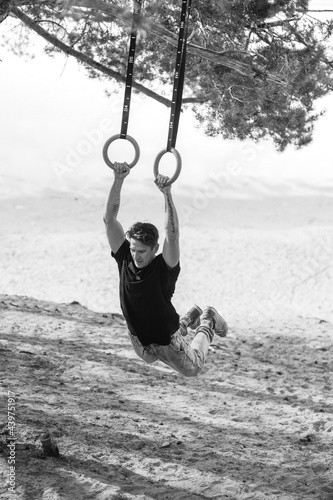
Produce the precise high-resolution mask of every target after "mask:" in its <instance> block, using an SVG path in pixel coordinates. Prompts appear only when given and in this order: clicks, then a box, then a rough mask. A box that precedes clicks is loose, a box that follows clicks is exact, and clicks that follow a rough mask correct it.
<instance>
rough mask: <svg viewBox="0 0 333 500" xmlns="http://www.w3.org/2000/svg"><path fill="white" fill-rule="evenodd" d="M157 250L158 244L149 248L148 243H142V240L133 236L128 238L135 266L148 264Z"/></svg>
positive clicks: (140, 267) (141, 266)
mask: <svg viewBox="0 0 333 500" xmlns="http://www.w3.org/2000/svg"><path fill="white" fill-rule="evenodd" d="M157 250H158V244H157V245H156V246H155V247H154V248H151V247H150V246H149V245H145V244H144V243H142V241H139V240H136V239H134V238H131V239H130V252H131V255H132V259H133V261H134V264H135V265H136V267H138V268H139V269H142V268H143V267H146V266H148V264H150V262H151V261H152V260H153V258H154V257H155V255H156V252H157Z"/></svg>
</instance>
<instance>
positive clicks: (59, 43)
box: [11, 7, 204, 107]
mask: <svg viewBox="0 0 333 500" xmlns="http://www.w3.org/2000/svg"><path fill="white" fill-rule="evenodd" d="M11 11H12V13H13V14H14V15H15V16H16V17H17V18H18V19H20V21H22V22H23V23H24V24H25V25H26V26H28V27H29V28H30V29H32V30H33V31H35V32H36V33H37V34H38V35H40V36H41V37H43V38H44V39H45V40H46V41H47V42H49V43H51V44H52V45H54V47H56V48H57V49H59V50H61V51H62V52H64V53H65V54H67V55H70V56H73V57H75V58H76V59H77V60H79V61H81V62H83V63H85V64H87V65H88V66H90V67H92V68H94V69H97V70H98V71H100V72H101V73H104V74H105V75H107V76H110V77H111V78H114V79H115V80H117V81H121V82H125V81H126V78H125V77H124V76H123V75H122V74H121V73H118V72H117V71H114V70H112V69H111V68H108V67H106V66H104V65H103V64H101V63H99V62H97V61H95V60H94V59H92V58H90V57H89V56H86V55H85V54H83V53H82V52H79V51H77V50H75V49H73V48H72V47H70V46H69V45H67V44H65V43H64V42H62V41H61V40H59V39H58V38H57V37H55V36H53V35H51V34H50V33H48V32H47V31H45V30H44V29H43V28H42V27H41V26H39V25H38V24H37V23H35V22H34V21H33V20H32V19H31V18H30V17H29V16H27V15H26V14H24V13H23V12H22V11H21V10H20V9H18V8H17V7H12V9H11ZM133 87H134V88H135V89H137V90H138V91H140V92H142V93H143V94H145V95H146V96H148V97H151V98H152V99H155V101H158V102H160V103H161V104H164V105H165V106H167V107H171V101H169V100H168V99H166V98H165V97H162V96H160V95H159V94H157V93H156V92H154V91H153V90H150V89H148V88H147V87H145V86H144V85H141V84H140V83H137V82H133ZM202 102H204V99H203V98H196V97H188V98H184V99H183V104H189V103H202Z"/></svg>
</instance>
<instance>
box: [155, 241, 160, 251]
mask: <svg viewBox="0 0 333 500" xmlns="http://www.w3.org/2000/svg"><path fill="white" fill-rule="evenodd" d="M159 248H160V245H159V243H156V245H155V253H157V252H158V249H159Z"/></svg>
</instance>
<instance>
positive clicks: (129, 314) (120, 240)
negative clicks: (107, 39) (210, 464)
mask: <svg viewBox="0 0 333 500" xmlns="http://www.w3.org/2000/svg"><path fill="white" fill-rule="evenodd" d="M129 173H130V169H129V167H128V166H127V164H126V163H115V164H114V182H113V185H112V187H111V191H110V194H109V198H108V201H107V204H106V213H105V216H104V222H105V225H106V233H107V237H108V240H109V244H110V247H111V250H112V252H111V255H112V257H114V259H115V260H116V262H117V264H118V270H119V277H120V284H119V291H120V304H121V309H122V311H123V314H124V317H125V320H126V323H127V327H128V333H129V337H130V340H131V342H132V345H133V348H134V350H135V352H136V354H137V355H138V356H139V357H141V358H142V359H143V360H144V361H146V362H147V363H153V362H154V361H156V360H160V361H162V362H163V363H165V364H167V365H169V366H171V367H172V368H173V369H175V370H176V371H178V372H179V373H181V374H182V375H185V376H187V377H194V376H196V375H197V374H198V373H199V372H200V371H201V370H202V368H203V366H204V363H205V359H206V355H207V353H208V349H209V345H210V343H211V342H212V339H213V337H214V333H215V334H217V335H219V336H221V337H224V336H225V335H226V334H227V331H228V326H227V323H226V322H225V320H224V319H223V318H222V316H220V314H219V313H218V312H217V311H216V310H215V309H214V308H213V307H206V308H205V309H204V311H203V312H202V310H201V309H200V307H198V306H196V305H195V306H194V307H192V309H191V310H190V311H189V312H188V313H187V314H186V315H185V316H184V317H183V318H182V319H181V320H180V319H179V315H178V314H177V312H176V310H175V308H174V307H173V305H172V303H171V298H172V296H173V293H174V291H175V286H176V281H177V278H178V275H179V272H180V266H179V255H180V252H179V223H178V216H177V211H176V208H175V205H174V203H173V199H172V196H171V186H166V185H165V183H166V182H167V181H168V177H166V176H163V175H161V174H159V175H158V176H157V178H156V179H155V184H156V185H157V187H158V188H159V189H160V191H161V192H162V193H163V195H164V199H165V240H164V243H163V248H162V253H160V254H158V255H157V252H158V248H159V244H158V236H159V235H158V230H157V228H156V227H155V226H154V225H153V224H150V223H142V222H137V223H135V224H133V226H131V227H130V228H129V230H128V231H127V232H126V234H125V233H124V230H123V228H122V226H121V224H120V223H119V221H118V220H117V216H118V211H119V206H120V194H121V189H122V186H123V182H124V179H125V178H126V177H127V176H128V174H129ZM188 328H191V329H196V333H195V337H194V339H193V341H192V343H191V344H189V343H188V342H187V340H186V339H185V338H184V337H185V336H186V334H187V329H188Z"/></svg>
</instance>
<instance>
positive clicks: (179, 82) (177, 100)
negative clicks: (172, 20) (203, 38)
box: [167, 0, 191, 151]
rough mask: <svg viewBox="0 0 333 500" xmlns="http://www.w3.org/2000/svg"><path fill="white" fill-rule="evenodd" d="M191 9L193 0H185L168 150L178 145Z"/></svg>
mask: <svg viewBox="0 0 333 500" xmlns="http://www.w3.org/2000/svg"><path fill="white" fill-rule="evenodd" d="M190 10H191V0H183V2H182V11H181V17H180V27H179V34H178V48H177V58H176V68H175V74H174V80H173V91H172V104H171V112H170V122H169V134H168V142H167V151H170V149H171V148H175V147H176V140H177V133H178V125H179V118H180V113H181V108H182V97H183V88H184V80H185V64H186V41H187V30H188V20H189V16H190Z"/></svg>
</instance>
